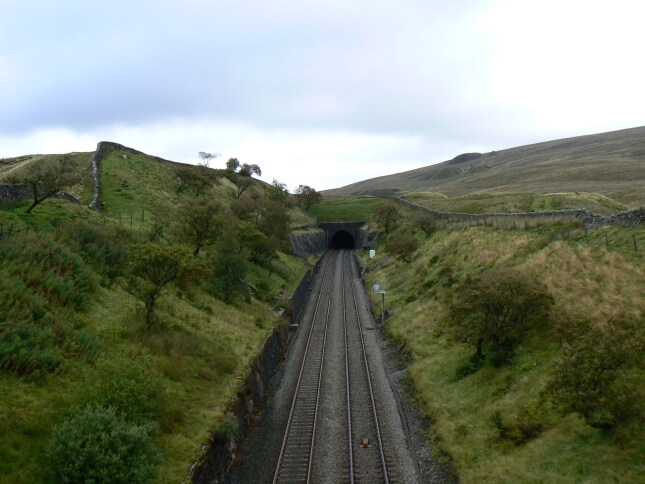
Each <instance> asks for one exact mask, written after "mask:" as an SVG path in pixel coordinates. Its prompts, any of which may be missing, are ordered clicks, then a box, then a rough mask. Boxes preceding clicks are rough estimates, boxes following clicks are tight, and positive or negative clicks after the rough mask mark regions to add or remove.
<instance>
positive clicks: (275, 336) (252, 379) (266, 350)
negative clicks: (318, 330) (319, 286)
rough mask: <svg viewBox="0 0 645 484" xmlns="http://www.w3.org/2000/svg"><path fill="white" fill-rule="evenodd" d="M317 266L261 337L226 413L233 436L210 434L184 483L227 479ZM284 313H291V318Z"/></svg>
mask: <svg viewBox="0 0 645 484" xmlns="http://www.w3.org/2000/svg"><path fill="white" fill-rule="evenodd" d="M319 268H320V261H318V263H317V264H316V266H315V268H314V269H313V270H311V271H307V273H306V274H305V275H304V277H303V278H302V280H301V281H300V284H299V285H298V288H297V289H296V290H295V291H294V293H293V295H292V296H291V298H290V300H289V307H288V308H287V312H286V313H283V317H282V321H281V322H280V323H279V324H276V326H275V327H274V329H273V330H272V331H271V333H270V334H269V335H268V336H267V338H266V339H265V340H264V343H263V344H262V347H261V349H260V352H259V354H258V357H257V358H256V359H255V360H254V361H253V363H252V364H251V365H250V366H249V368H247V370H246V372H245V374H244V379H243V383H242V385H241V388H240V390H239V391H238V393H237V394H236V395H235V397H234V398H233V399H232V400H231V403H230V404H229V408H228V411H227V412H226V413H227V415H232V416H234V418H235V419H236V422H237V428H236V430H235V432H234V435H224V434H221V433H213V435H212V437H211V439H210V440H209V441H208V442H207V443H206V444H205V445H204V446H203V447H202V451H201V453H200V455H199V457H198V458H197V460H196V461H195V463H194V464H193V466H192V467H191V469H190V471H189V473H188V476H186V479H185V480H184V483H188V482H192V483H195V484H206V483H224V482H228V481H229V479H228V474H229V468H230V466H231V464H233V463H234V462H235V460H236V452H237V449H238V447H239V445H240V442H241V441H242V439H243V438H244V437H245V436H246V435H247V433H248V432H249V431H250V429H251V426H252V423H253V420H254V418H255V417H256V414H257V411H258V407H260V406H261V405H262V404H263V403H264V402H265V400H266V397H267V392H266V389H267V388H268V386H269V383H270V381H271V378H272V377H273V375H274V374H275V372H276V370H277V368H278V364H279V363H280V361H281V359H282V358H283V356H284V352H285V351H286V349H287V347H288V344H289V326H290V324H289V323H290V322H294V321H298V319H299V318H300V314H301V313H302V311H303V310H304V307H305V304H306V302H307V297H308V295H309V290H310V286H311V281H313V277H314V275H315V273H316V272H317V271H318V269H319ZM287 315H290V319H289V317H288V316H287Z"/></svg>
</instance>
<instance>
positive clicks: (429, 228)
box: [410, 212, 437, 235]
mask: <svg viewBox="0 0 645 484" xmlns="http://www.w3.org/2000/svg"><path fill="white" fill-rule="evenodd" d="M410 225H412V227H418V228H419V229H421V230H422V231H423V232H424V233H425V234H426V235H430V234H431V233H432V232H434V231H435V230H436V228H437V227H436V223H435V220H434V217H433V216H432V215H430V214H429V213H427V212H417V213H415V214H414V216H413V217H412V220H411V221H410Z"/></svg>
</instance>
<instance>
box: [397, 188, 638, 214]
mask: <svg viewBox="0 0 645 484" xmlns="http://www.w3.org/2000/svg"><path fill="white" fill-rule="evenodd" d="M399 196H401V197H402V198H404V199H406V200H409V201H411V202H413V203H416V204H418V205H423V206H424V207H428V208H432V209H434V210H439V211H442V212H463V213H503V212H544V211H551V210H565V209H581V208H586V209H587V210H589V211H590V212H593V213H600V214H614V213H616V212H620V211H623V210H627V208H628V207H627V206H626V205H623V204H622V203H619V202H616V201H615V200H612V199H611V198H609V197H606V196H604V195H600V194H598V193H531V192H522V193H477V194H470V195H462V196H460V197H450V198H449V197H447V196H445V195H442V194H439V193H435V192H409V193H401V194H399Z"/></svg>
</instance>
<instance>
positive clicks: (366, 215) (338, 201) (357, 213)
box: [311, 197, 385, 222]
mask: <svg viewBox="0 0 645 484" xmlns="http://www.w3.org/2000/svg"><path fill="white" fill-rule="evenodd" d="M383 203H385V200H383V199H382V198H373V197H365V198H350V197H347V198H343V197H341V198H338V197H333V198H332V197H325V199H324V200H323V202H322V203H320V204H319V205H314V207H312V209H311V210H312V211H315V212H314V213H315V214H316V217H317V220H318V222H341V221H346V222H350V221H351V222H353V221H359V220H363V221H367V220H369V219H370V217H371V216H372V213H373V211H374V209H375V208H376V207H378V206H379V205H381V204H383Z"/></svg>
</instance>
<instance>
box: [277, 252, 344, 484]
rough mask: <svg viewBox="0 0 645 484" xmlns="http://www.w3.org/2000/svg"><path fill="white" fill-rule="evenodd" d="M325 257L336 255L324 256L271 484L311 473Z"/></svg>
mask: <svg viewBox="0 0 645 484" xmlns="http://www.w3.org/2000/svg"><path fill="white" fill-rule="evenodd" d="M329 259H332V260H335V259H336V257H332V256H328V257H326V263H325V266H324V272H323V280H322V283H321V285H320V291H319V292H318V294H317V297H316V309H315V311H314V316H313V320H312V323H311V328H310V329H309V335H308V338H307V346H306V347H305V354H304V356H303V358H302V365H301V367H300V373H299V375H298V382H297V384H296V390H295V392H294V397H293V401H292V403H291V411H290V413H289V420H288V421H287V428H286V430H285V434H284V439H283V441H282V448H281V449H280V457H279V459H278V465H277V466H276V471H275V475H274V477H273V482H274V483H278V482H309V476H310V474H311V462H312V453H313V450H314V435H315V431H316V430H315V429H316V420H317V416H318V399H319V395H320V382H321V377H322V371H323V362H324V359H325V343H326V339H327V327H328V323H329V308H330V303H331V292H332V291H331V289H332V277H333V276H332V274H333V271H332V273H330V272H329V266H330V264H332V263H331V262H330V260H329ZM323 295H326V297H323ZM321 303H322V304H321Z"/></svg>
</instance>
